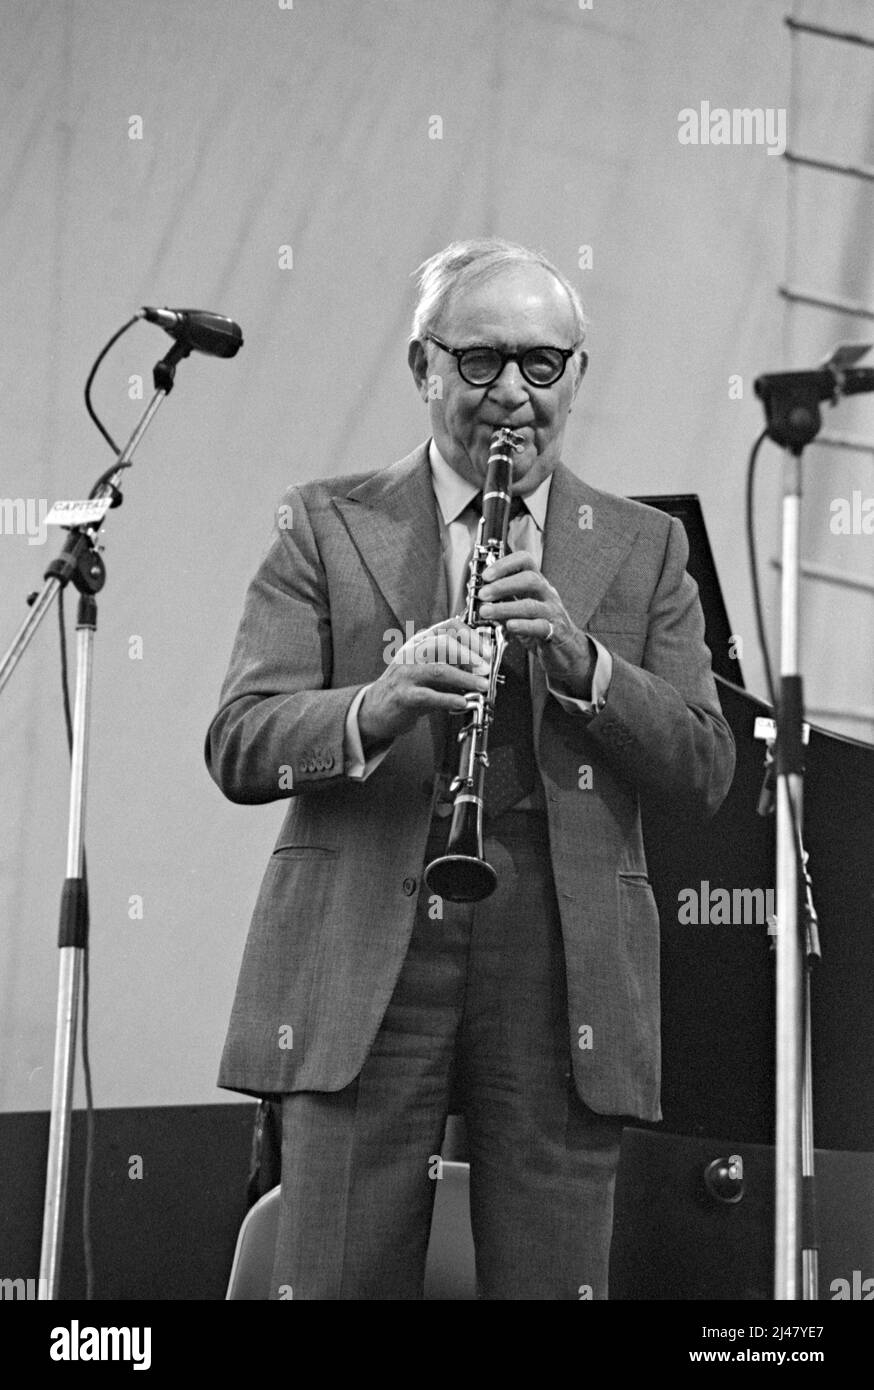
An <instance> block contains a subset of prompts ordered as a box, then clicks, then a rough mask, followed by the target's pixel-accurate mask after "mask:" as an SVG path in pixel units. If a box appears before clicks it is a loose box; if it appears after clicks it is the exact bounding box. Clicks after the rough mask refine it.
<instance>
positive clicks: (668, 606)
mask: <svg viewBox="0 0 874 1390" xmlns="http://www.w3.org/2000/svg"><path fill="white" fill-rule="evenodd" d="M419 284H420V296H419V302H418V305H417V308H416V313H415V318H414V323H413V334H412V340H411V342H410V347H409V362H410V366H411V369H412V373H413V377H414V379H415V382H416V386H417V388H418V390H419V392H420V394H421V396H422V398H423V400H424V401H425V402H426V403H427V406H428V410H429V414H430V423H431V438H430V440H429V442H428V443H427V444H423V445H421V446H420V447H419V448H418V449H416V450H415V451H414V452H413V453H412V454H410V455H409V456H408V457H407V458H404V459H402V460H401V461H400V462H398V463H394V464H392V465H391V466H389V467H387V468H382V469H379V470H377V471H373V470H368V471H367V472H366V473H364V474H361V473H359V474H355V475H353V476H349V477H345V478H334V479H330V480H328V481H326V482H318V483H307V484H305V485H303V486H300V487H291V488H289V490H288V492H287V493H286V495H285V497H284V499H283V506H282V507H281V508H280V512H279V518H280V519H279V525H278V528H277V532H276V536H275V539H274V541H273V544H272V545H271V547H270V550H269V552H268V554H267V556H266V558H265V559H264V561H263V563H262V564H261V567H260V569H259V570H258V572H257V574H256V576H255V578H254V580H253V581H252V584H251V586H250V589H249V592H248V596H247V599H246V605H245V610H244V613H243V618H242V621H241V624H240V628H239V632H238V635H237V639H236V644H235V647H234V651H233V654H232V657H231V663H230V669H229V671H228V674H227V677H226V680H225V683H224V686H223V689H222V693H221V700H220V708H219V711H218V713H217V715H216V717H215V719H214V720H213V722H212V725H211V727H210V730H209V734H208V736H207V760H208V764H209V767H210V770H211V773H212V775H213V777H214V778H215V780H216V782H217V783H218V785H219V786H220V787H221V789H222V790H223V792H224V793H225V794H226V795H227V796H228V797H230V798H231V800H233V801H237V802H244V803H251V802H265V801H271V800H274V799H279V798H283V797H284V798H287V799H288V811H287V814H286V816H285V820H284V823H283V826H282V830H281V832H280V834H279V838H278V840H277V843H276V848H275V850H274V852H273V855H272V857H271V859H270V862H269V864H268V867H267V871H266V874H265V877H264V880H263V883H262V887H261V891H260V895H259V897H258V902H257V905H256V908H255V913H254V918H253V921H252V925H251V929H250V933H249V938H248V941H247V945H246V950H245V955H244V959H243V965H242V970H241V974H240V979H239V984H238V989H237V995H236V1000H235V1003H234V1008H233V1014H232V1017H231V1022H230V1028H229V1032H228V1038H227V1043H226V1046H225V1052H224V1057H223V1060H222V1068H221V1076H220V1084H221V1085H223V1086H225V1087H228V1088H231V1089H235V1090H240V1091H244V1092H247V1093H251V1094H255V1095H269V1096H274V1097H281V1098H282V1125H283V1145H282V1201H281V1217H280V1229H279V1236H278V1241H277V1250H276V1264H275V1268H274V1276H273V1278H274V1296H275V1297H293V1298H295V1299H414V1298H420V1297H421V1296H422V1287H423V1273H424V1264H425V1253H426V1248H427V1240H428V1232H429V1224H430V1217H431V1211H432V1203H433V1198H434V1189H435V1172H436V1171H437V1167H436V1165H435V1163H434V1155H436V1154H438V1153H439V1151H440V1145H441V1142H442V1135H443V1130H444V1125H445V1122H446V1117H447V1112H448V1108H449V1104H450V1096H452V1098H453V1101H454V1103H455V1105H456V1106H457V1108H458V1109H460V1110H461V1111H462V1112H463V1114H464V1116H465V1120H466V1125H467V1132H468V1137H469V1145H470V1166H471V1189H470V1190H471V1221H472V1227H473V1235H474V1242H475V1246H476V1263H477V1283H478V1290H479V1295H480V1297H482V1298H486V1299H579V1298H581V1297H582V1298H587V1297H594V1298H605V1297H606V1296H607V1268H608V1254H609V1244H610V1233H611V1224H612V1204H613V1187H614V1180H615V1171H616V1165H617V1160H618V1152H619V1139H620V1133H621V1126H622V1122H623V1117H626V1116H632V1117H638V1118H641V1119H644V1120H655V1119H658V1118H659V1114H660V1111H659V979H658V954H659V943H658V919H657V914H656V909H655V903H654V898H653V894H652V890H651V888H650V885H649V882H648V879H647V869H646V861H645V857H644V847H643V841H642V835H641V822H640V809H639V798H640V796H641V794H643V793H647V794H650V795H655V796H657V797H658V798H660V800H661V802H662V804H666V805H670V804H672V803H673V804H677V805H679V804H681V803H682V805H683V806H684V807H685V808H687V809H688V808H690V807H691V808H693V809H697V810H698V812H699V813H700V814H701V816H702V817H704V816H707V815H711V814H712V813H713V812H714V811H715V810H716V809H717V808H718V806H719V805H720V803H721V801H722V799H723V798H724V796H725V794H726V792H727V790H728V787H729V785H730V782H731V777H732V772H733V767H734V745H733V740H732V737H731V733H730V731H729V729H728V726H727V724H726V723H725V721H724V719H723V718H722V715H721V711H720V708H719V702H718V698H717V694H716V690H715V686H714V682H713V678H712V675H711V670H710V655H709V652H708V650H707V648H706V646H705V644H704V640H703V632H704V623H703V618H702V614H701V609H700V605H699V602H698V597H697V591H696V587H695V584H694V582H693V581H692V579H691V578H690V577H689V576H688V575H687V574H686V572H685V563H686V558H687V546H686V541H685V536H684V532H683V529H682V527H681V525H680V523H679V522H677V521H675V520H671V519H670V518H668V517H667V516H665V515H663V514H662V513H660V512H656V511H653V510H651V509H649V508H646V507H642V506H640V505H637V504H635V503H632V502H629V501H626V500H624V499H621V498H618V497H614V496H611V495H609V494H607V493H604V492H599V491H596V490H595V489H593V488H591V487H589V486H588V485H586V484H585V483H583V482H581V481H580V480H579V479H578V478H577V477H576V476H575V475H574V474H573V473H572V472H571V471H570V470H569V469H568V468H567V467H566V466H565V464H564V463H562V461H561V452H562V441H563V438H564V433H565V426H566V423H567V417H568V414H569V412H570V410H571V407H572V404H573V401H574V398H575V396H576V394H577V391H578V389H579V386H580V383H581V381H582V378H583V374H584V372H585V368H586V363H587V355H586V353H585V352H584V351H583V349H582V346H581V344H582V340H583V328H584V321H583V315H582V311H581V308H580V305H579V300H578V298H577V295H576V293H575V291H574V289H573V287H572V285H571V284H570V283H569V282H568V280H567V279H566V278H565V277H564V276H563V275H562V274H561V273H560V272H559V271H558V270H557V269H556V268H555V267H554V266H553V265H551V264H550V262H548V261H547V260H546V259H545V258H544V257H543V256H542V255H540V254H539V253H537V252H534V251H530V250H528V249H526V248H524V247H519V246H515V245H512V244H510V243H507V242H503V241H498V240H483V241H470V242H461V243H454V244H452V245H451V246H448V247H447V248H446V249H445V250H444V251H441V252H440V253H439V254H437V255H436V256H434V257H432V258H431V259H430V260H429V261H427V262H426V263H425V264H424V266H423V267H422V268H421V271H420V281H419ZM500 426H508V427H509V428H511V429H512V430H514V431H516V432H517V433H518V435H519V436H520V439H521V445H522V447H521V449H520V450H519V452H518V453H516V455H515V460H514V471H513V479H514V481H513V487H512V491H513V493H514V495H515V498H517V499H519V501H518V504H514V509H513V510H514V512H516V513H517V514H515V515H513V517H512V520H511V522H510V526H509V537H508V546H509V553H507V554H506V555H505V556H504V557H503V558H502V559H500V560H498V561H497V563H496V564H495V565H494V566H493V568H492V569H491V570H490V571H488V572H487V573H486V575H485V580H486V583H485V584H484V587H483V588H482V590H481V593H480V602H481V608H480V616H481V618H483V619H492V620H497V621H500V622H501V623H502V624H503V625H504V627H505V630H506V633H507V636H508V638H509V639H510V641H509V644H508V648H507V653H506V657H505V663H504V664H505V668H506V680H505V683H504V685H502V686H501V687H499V692H498V697H497V700H496V712H495V723H494V726H493V731H492V738H491V741H490V766H489V768H488V770H487V773H486V779H485V856H486V858H487V859H488V861H489V862H490V863H491V865H492V866H493V868H494V869H495V871H496V873H497V880H498V881H497V887H496V889H495V891H494V893H493V894H492V895H491V896H490V897H487V898H485V899H484V900H482V901H480V902H476V903H450V902H448V901H442V900H441V899H440V898H438V897H437V896H436V895H435V894H433V893H431V892H429V890H428V888H427V886H426V885H425V884H424V882H423V868H424V866H425V865H426V864H427V863H428V862H429V861H430V860H431V859H433V858H435V857H437V856H439V855H441V854H442V853H443V852H444V850H445V846H446V836H447V826H448V820H447V813H448V812H449V811H450V810H451V799H452V797H451V791H450V790H449V782H450V780H451V777H452V774H453V772H454V771H455V768H454V766H453V760H454V759H456V758H457V752H456V751H455V750H456V747H457V744H456V740H455V737H454V735H455V732H456V730H457V728H458V727H459V720H458V717H457V716H458V715H459V714H460V713H462V712H463V711H464V709H465V708H466V700H465V695H466V694H467V693H470V692H472V691H479V690H483V689H484V688H485V685H486V676H485V671H486V670H487V665H486V660H487V656H488V647H487V644H486V643H485V642H484V641H483V639H482V638H481V636H480V633H479V631H477V630H473V629H469V628H467V627H466V626H465V624H464V622H463V621H462V620H461V619H459V618H458V617H452V616H451V615H453V614H456V615H457V614H458V613H459V612H462V611H463V595H464V588H465V581H466V578H467V574H468V566H469V559H470V554H471V549H472V546H473V543H474V539H475V535H476V528H477V522H478V515H479V512H478V505H479V501H480V497H481V493H482V485H483V479H484V475H485V469H486V462H487V455H488V451H489V444H490V440H491V438H492V435H493V432H494V431H495V430H496V429H497V428H498V427H500ZM405 637H406V640H404V638H405Z"/></svg>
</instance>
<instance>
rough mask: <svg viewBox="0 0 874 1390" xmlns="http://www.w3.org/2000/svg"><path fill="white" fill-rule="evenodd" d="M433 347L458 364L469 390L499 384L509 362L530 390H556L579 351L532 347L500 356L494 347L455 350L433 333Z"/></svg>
mask: <svg viewBox="0 0 874 1390" xmlns="http://www.w3.org/2000/svg"><path fill="white" fill-rule="evenodd" d="M425 337H426V338H429V339H430V341H431V342H432V343H436V344H437V346H438V347H439V348H442V349H443V351H444V352H448V353H449V354H450V356H452V357H454V358H455V360H456V362H457V363H458V374H459V376H460V377H461V379H462V381H466V382H467V384H468V386H491V384H492V382H493V381H497V379H498V377H499V376H500V375H501V372H502V371H503V370H504V368H505V367H506V365H507V363H508V362H518V363H519V370H520V372H521V373H522V375H523V376H524V378H525V380H526V381H527V382H528V384H529V385H530V386H554V385H555V383H556V382H557V381H560V380H561V378H562V377H563V376H564V369H565V367H566V366H567V364H568V361H569V359H570V358H571V357H573V355H574V353H575V352H576V351H577V348H576V347H570V348H560V347H530V348H525V350H524V352H501V351H500V349H499V348H495V347H485V346H483V347H465V348H454V347H450V346H449V344H448V343H444V342H442V341H441V339H440V338H437V337H435V335H434V334H433V333H426V334H425Z"/></svg>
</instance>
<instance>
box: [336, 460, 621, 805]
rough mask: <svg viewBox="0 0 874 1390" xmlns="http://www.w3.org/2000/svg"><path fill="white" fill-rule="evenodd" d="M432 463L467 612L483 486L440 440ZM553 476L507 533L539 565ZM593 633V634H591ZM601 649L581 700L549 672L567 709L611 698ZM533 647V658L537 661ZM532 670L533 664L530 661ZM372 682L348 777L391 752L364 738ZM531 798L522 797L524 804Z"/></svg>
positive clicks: (460, 603)
mask: <svg viewBox="0 0 874 1390" xmlns="http://www.w3.org/2000/svg"><path fill="white" fill-rule="evenodd" d="M428 460H429V462H430V465H431V482H432V484H433V487H434V496H435V497H436V499H437V517H438V521H439V524H440V544H441V548H442V552H443V566H444V572H445V574H446V588H447V592H448V593H449V594H450V596H451V603H450V612H449V613H448V614H447V615H446V616H447V617H449V616H450V614H452V613H462V612H463V611H464V603H465V589H466V587H467V577H468V571H469V568H470V556H471V552H472V550H473V546H474V542H475V540H476V532H477V525H478V523H479V516H478V514H477V513H476V512H475V511H474V510H472V509H471V506H470V504H471V502H472V501H473V499H474V497H476V495H477V493H478V492H479V491H480V489H479V488H478V487H477V486H476V484H475V483H471V482H468V481H467V479H465V478H462V477H461V475H460V474H459V473H456V471H455V469H454V468H452V467H451V466H450V465H449V464H448V463H447V462H446V460H445V458H444V457H443V455H442V454H441V453H440V450H439V449H438V448H437V445H436V444H435V443H434V440H433V439H432V440H431V443H430V446H429V450H428ZM551 483H552V478H551V477H548V478H544V480H543V482H542V483H540V485H539V486H538V487H536V488H535V489H534V491H533V492H532V493H530V494H529V495H528V496H526V498H525V507H524V508H523V510H522V511H521V512H520V513H519V515H518V516H516V517H513V519H512V520H511V522H510V528H509V532H508V535H507V541H508V544H509V546H510V549H511V550H527V551H528V554H529V555H531V556H533V558H534V560H535V562H536V563H537V565H538V566H539V565H540V564H541V562H542V559H543V528H544V525H545V523H546V508H547V505H548V502H549V488H550V484H551ZM587 636H589V635H588V634H587ZM589 642H590V643H591V645H592V649H593V654H594V655H595V658H596V660H595V670H594V673H593V675H592V698H591V700H578V699H575V698H574V697H573V696H571V695H565V694H562V693H561V692H560V691H558V690H554V689H553V688H552V686H551V685H550V684H549V679H548V677H547V682H546V685H547V689H548V691H549V693H550V695H552V697H553V698H554V699H556V700H558V702H559V704H560V705H561V707H562V709H565V710H567V711H568V713H571V714H578V715H580V716H581V717H582V718H586V719H589V718H591V716H592V715H593V714H594V713H595V711H596V709H597V708H598V706H599V704H600V702H601V701H603V700H604V699H606V696H607V690H608V688H609V685H610V678H611V676H612V674H613V658H612V657H611V655H610V653H609V652H608V651H607V649H606V647H603V646H602V645H601V643H600V642H598V641H596V640H595V638H594V637H592V636H589ZM533 660H534V657H533V654H530V653H529V663H530V661H533ZM529 671H530V664H529ZM369 689H370V686H364V688H363V689H362V690H359V692H358V694H357V695H356V696H355V699H354V700H353V701H352V704H351V705H350V706H349V710H348V713H347V715H346V728H345V738H344V771H345V773H346V776H347V777H351V778H353V779H355V780H360V781H363V780H364V779H365V778H367V777H369V776H370V774H371V772H373V771H374V769H375V768H377V767H378V766H379V764H380V763H381V762H382V760H383V758H384V757H385V755H386V753H387V752H388V748H380V750H379V751H378V752H377V753H374V754H372V756H371V757H369V758H367V757H365V754H364V749H363V747H362V744H361V735H360V732H359V729H358V709H359V707H360V705H361V701H362V700H363V699H364V696H365V694H366V693H367V691H368V690H369ZM525 804H526V803H524V802H520V806H524V805H525Z"/></svg>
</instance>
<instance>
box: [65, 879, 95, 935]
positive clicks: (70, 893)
mask: <svg viewBox="0 0 874 1390" xmlns="http://www.w3.org/2000/svg"><path fill="white" fill-rule="evenodd" d="M58 945H59V946H75V947H78V948H79V949H84V948H85V947H86V946H87V945H88V883H87V880H86V879H84V878H67V879H65V880H64V887H63V890H62V892H61V919H60V923H59V926H58Z"/></svg>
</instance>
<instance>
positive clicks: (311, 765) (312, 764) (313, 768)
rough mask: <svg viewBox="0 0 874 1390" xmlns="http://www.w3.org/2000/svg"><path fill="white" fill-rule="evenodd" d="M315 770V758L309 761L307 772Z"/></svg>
mask: <svg viewBox="0 0 874 1390" xmlns="http://www.w3.org/2000/svg"><path fill="white" fill-rule="evenodd" d="M315 770H316V760H315V758H310V759H309V761H308V762H307V772H315Z"/></svg>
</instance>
